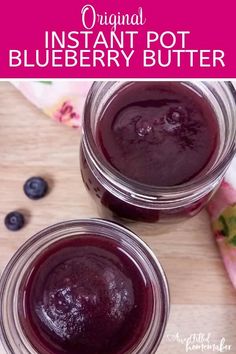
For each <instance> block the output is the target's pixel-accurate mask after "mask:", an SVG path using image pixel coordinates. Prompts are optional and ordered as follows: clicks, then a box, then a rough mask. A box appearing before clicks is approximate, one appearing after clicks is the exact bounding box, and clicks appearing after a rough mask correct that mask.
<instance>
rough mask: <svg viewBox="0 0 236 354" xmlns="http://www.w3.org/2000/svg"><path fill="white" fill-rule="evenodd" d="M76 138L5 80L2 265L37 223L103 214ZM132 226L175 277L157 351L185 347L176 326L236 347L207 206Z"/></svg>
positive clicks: (1, 96)
mask: <svg viewBox="0 0 236 354" xmlns="http://www.w3.org/2000/svg"><path fill="white" fill-rule="evenodd" d="M79 142H80V134H79V132H78V131H75V130H73V129H70V128H67V127H63V126H61V125H59V124H57V123H55V122H53V121H52V120H50V119H49V118H47V117H46V116H45V115H44V114H42V113H41V112H40V111H38V110H37V109H36V108H35V107H34V106H32V105H31V104H30V103H29V102H27V100H26V99H25V98H24V97H23V96H22V95H21V94H20V93H19V92H17V91H16V89H15V88H13V86H12V85H11V84H10V83H7V82H1V83H0V166H1V167H0V173H1V174H0V176H1V178H0V196H1V206H0V272H1V271H2V269H3V267H4V265H5V264H6V263H7V262H8V260H9V259H10V257H11V256H12V255H13V253H14V252H15V251H16V250H17V248H18V247H19V246H20V245H21V244H22V243H23V242H24V241H25V240H26V239H27V238H29V237H30V236H31V235H33V234H34V233H35V232H36V231H38V230H40V229H42V228H44V227H46V226H48V225H50V224H53V223H56V222H59V221H63V220H66V219H74V218H82V217H92V216H93V217H94V216H95V217H96V216H100V215H98V212H97V208H96V206H95V205H94V203H93V202H92V201H91V199H90V197H89V196H88V194H87V192H86V190H85V188H84V186H83V184H82V181H81V178H80V170H79ZM32 175H42V176H46V177H47V179H48V180H49V181H50V184H51V191H50V193H49V195H48V196H47V197H46V198H44V199H42V200H40V201H37V202H35V201H31V200H29V199H27V198H26V197H25V196H24V193H23V190H22V186H23V183H24V181H25V180H26V179H27V178H28V177H30V176H32ZM15 209H18V210H23V211H24V213H25V214H26V215H27V225H26V226H25V227H24V228H23V230H21V231H19V232H17V233H12V232H9V231H7V230H6V228H5V227H4V223H3V220H4V217H5V215H6V213H7V212H9V211H12V210H15ZM128 226H129V227H130V228H131V229H132V230H133V231H135V232H136V233H138V234H139V235H140V236H141V237H142V238H143V239H144V240H145V241H146V242H147V243H148V244H149V245H150V246H151V247H152V249H153V250H154V251H155V253H156V254H157V256H158V258H159V259H160V261H161V263H162V265H163V267H164V269H165V271H166V273H167V277H168V279H169V283H170V290H171V303H172V307H171V314H170V319H169V323H168V327H167V330H166V334H165V335H164V338H163V341H162V344H161V346H160V349H159V350H158V353H160V354H168V353H170V354H182V353H186V350H185V346H184V345H183V344H180V343H176V342H173V341H171V338H172V337H171V334H176V333H177V332H178V333H179V335H180V336H181V337H188V336H189V335H191V334H193V333H199V332H202V333H205V334H207V333H211V335H212V338H213V341H214V342H216V343H218V342H219V341H220V339H221V338H222V337H225V338H226V342H227V343H228V344H231V346H232V348H231V351H230V353H233V354H235V353H236V331H235V328H236V294H235V291H234V289H233V287H232V285H231V283H230V282H229V280H228V277H227V274H226V272H225V269H224V267H223V264H222V260H221V258H220V255H219V252H218V249H217V247H216V244H215V242H214V238H213V236H212V233H211V230H210V224H209V219H208V216H207V214H206V212H205V211H203V212H201V213H200V214H199V215H197V216H196V217H194V218H192V219H191V220H188V221H186V222H183V223H180V224H176V225H158V224H157V225H149V224H141V223H130V224H129V225H128ZM210 352H212V351H208V352H207V353H210ZM0 353H1V354H3V353H5V352H4V350H3V349H0ZM192 353H196V354H198V353H202V351H200V350H195V351H192Z"/></svg>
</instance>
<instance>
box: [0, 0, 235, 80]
mask: <svg viewBox="0 0 236 354" xmlns="http://www.w3.org/2000/svg"><path fill="white" fill-rule="evenodd" d="M234 5H235V4H234V1H233V0H229V1H227V2H221V3H219V2H217V1H206V0H204V1H203V0H199V1H197V2H196V1H189V0H179V1H175V0H172V1H159V2H158V1H144V0H140V1H137V0H136V1H134V0H129V1H119V2H117V1H111V0H109V1H108V0H103V1H78V0H77V1H75V0H70V1H67V2H60V1H55V0H51V1H49V0H47V1H46V0H40V1H37V0H36V1H21V2H20V1H16V0H13V1H6V2H4V5H3V4H2V5H1V20H0V35H1V41H0V77H1V78H235V77H236V60H235V59H236V55H235V6H234Z"/></svg>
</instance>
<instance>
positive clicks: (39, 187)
mask: <svg viewBox="0 0 236 354" xmlns="http://www.w3.org/2000/svg"><path fill="white" fill-rule="evenodd" d="M47 191H48V183H47V182H46V181H45V179H43V178H42V177H31V178H29V179H28V180H27V181H26V182H25V184H24V192H25V194H26V195H27V197H29V198H30V199H34V200H36V199H40V198H43V197H44V196H45V195H46V194H47Z"/></svg>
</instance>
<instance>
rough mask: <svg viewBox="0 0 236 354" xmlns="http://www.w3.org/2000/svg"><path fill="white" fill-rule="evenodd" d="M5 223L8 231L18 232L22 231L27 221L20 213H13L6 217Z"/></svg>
mask: <svg viewBox="0 0 236 354" xmlns="http://www.w3.org/2000/svg"><path fill="white" fill-rule="evenodd" d="M4 222H5V225H6V227H7V228H8V230H11V231H17V230H20V229H22V227H23V226H24V224H25V219H24V216H23V215H22V214H21V213H20V212H18V211H12V212H10V213H8V214H7V215H6V217H5V220H4Z"/></svg>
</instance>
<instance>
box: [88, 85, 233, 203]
mask: <svg viewBox="0 0 236 354" xmlns="http://www.w3.org/2000/svg"><path fill="white" fill-rule="evenodd" d="M135 82H136V81H125V84H126V85H130V84H132V83H135ZM159 82H163V80H161V81H159ZM179 82H180V83H184V84H185V85H189V86H190V87H191V86H192V85H201V89H203V90H211V88H210V87H209V84H210V83H211V82H208V81H197V82H196V81H183V80H182V81H181V80H180V81H179ZM215 82H217V84H218V85H219V87H221V89H222V90H223V91H224V93H225V94H226V95H227V97H228V103H229V109H230V110H231V115H232V117H231V118H232V120H234V131H233V132H232V137H231V141H230V144H229V146H228V148H227V152H226V154H225V156H224V158H223V160H222V161H220V162H219V163H218V164H217V165H216V166H215V167H214V168H212V170H211V171H210V172H209V173H207V174H202V175H199V176H196V177H195V178H193V179H191V180H190V181H188V182H185V183H182V184H180V185H175V186H163V187H158V186H152V185H147V184H143V183H141V182H138V181H135V180H133V179H130V178H128V177H126V176H124V175H123V174H121V173H120V172H118V171H117V170H116V169H115V168H114V167H113V166H111V165H110V164H109V162H107V161H106V159H105V158H104V156H103V155H102V153H101V152H99V151H98V149H97V144H96V141H95V139H94V136H93V132H92V128H91V127H92V124H91V121H92V114H91V107H92V102H93V100H94V99H96V92H97V91H98V90H99V89H100V90H101V89H102V88H104V84H107V85H108V89H109V87H111V86H112V85H117V84H119V83H124V82H123V81H113V82H106V81H105V82H104V81H95V82H94V83H93V85H92V86H91V88H90V90H89V92H88V95H87V98H86V102H85V108H84V115H83V140H82V145H83V144H84V146H85V150H86V153H87V154H88V157H89V158H88V159H87V162H88V164H89V162H90V161H91V165H90V167H93V168H92V170H93V171H94V167H95V168H96V171H97V172H98V173H99V174H100V176H102V178H104V179H105V180H106V181H107V183H109V184H110V185H112V187H111V190H110V191H112V190H113V191H114V187H116V188H118V189H119V196H120V191H122V192H123V193H125V194H127V193H128V194H129V193H133V197H136V198H137V199H139V200H145V201H147V200H148V199H150V202H152V203H155V200H156V201H160V198H161V199H163V200H168V199H169V198H171V200H173V198H179V197H181V196H182V197H186V198H188V197H189V195H191V196H192V193H194V192H196V186H197V187H198V188H199V189H200V188H201V189H204V190H205V193H204V194H203V195H205V194H207V193H208V192H209V185H210V184H214V183H215V181H216V179H217V178H219V177H221V175H222V173H223V172H224V171H225V170H226V169H227V167H228V165H229V163H230V162H231V160H232V158H233V156H234V154H235V152H236V141H235V138H236V95H235V90H234V88H233V85H232V84H231V82H229V81H223V82H222V81H215ZM150 83H153V81H150ZM102 86H103V87H102ZM214 94H216V92H214ZM218 98H219V99H220V97H218ZM97 177H98V176H97ZM210 189H212V188H210ZM198 197H199V195H198V196H196V199H198Z"/></svg>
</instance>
